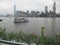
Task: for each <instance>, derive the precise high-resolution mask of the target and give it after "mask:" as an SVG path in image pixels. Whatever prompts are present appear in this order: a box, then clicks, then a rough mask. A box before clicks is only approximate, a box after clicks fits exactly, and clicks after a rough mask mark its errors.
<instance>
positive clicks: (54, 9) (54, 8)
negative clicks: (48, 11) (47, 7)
mask: <svg viewBox="0 0 60 45" xmlns="http://www.w3.org/2000/svg"><path fill="white" fill-rule="evenodd" d="M53 14H54V15H55V14H56V2H54V4H53Z"/></svg>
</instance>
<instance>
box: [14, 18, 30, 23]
mask: <svg viewBox="0 0 60 45" xmlns="http://www.w3.org/2000/svg"><path fill="white" fill-rule="evenodd" d="M27 22H29V21H28V20H27V19H25V18H23V17H20V18H18V17H17V18H15V20H14V23H27Z"/></svg>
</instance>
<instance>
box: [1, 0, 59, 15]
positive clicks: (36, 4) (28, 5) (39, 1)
mask: <svg viewBox="0 0 60 45" xmlns="http://www.w3.org/2000/svg"><path fill="white" fill-rule="evenodd" d="M54 1H56V3H57V4H56V7H57V13H60V2H59V0H0V14H3V13H13V9H14V7H13V6H14V4H15V5H16V9H17V10H22V11H26V10H30V11H31V10H38V11H44V9H45V6H46V5H47V6H48V9H49V10H52V7H53V2H54Z"/></svg>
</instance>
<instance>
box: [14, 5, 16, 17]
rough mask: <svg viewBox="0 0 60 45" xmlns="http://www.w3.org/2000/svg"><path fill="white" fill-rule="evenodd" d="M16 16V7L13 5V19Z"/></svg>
mask: <svg viewBox="0 0 60 45" xmlns="http://www.w3.org/2000/svg"><path fill="white" fill-rule="evenodd" d="M15 16H16V5H14V17H15Z"/></svg>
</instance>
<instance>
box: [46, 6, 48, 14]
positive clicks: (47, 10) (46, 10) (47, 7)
mask: <svg viewBox="0 0 60 45" xmlns="http://www.w3.org/2000/svg"><path fill="white" fill-rule="evenodd" d="M45 13H46V14H47V13H48V6H45Z"/></svg>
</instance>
